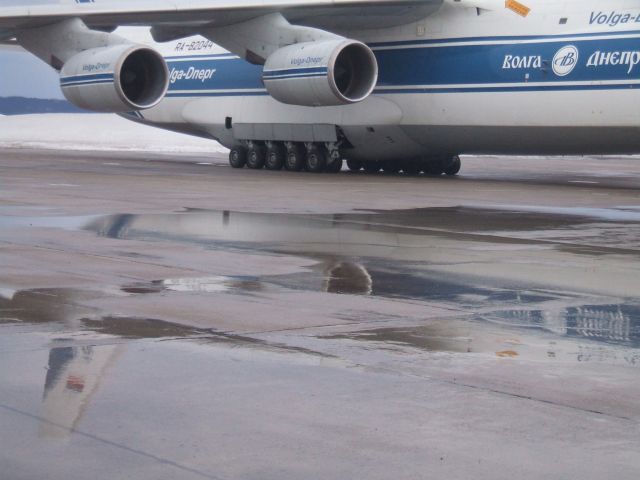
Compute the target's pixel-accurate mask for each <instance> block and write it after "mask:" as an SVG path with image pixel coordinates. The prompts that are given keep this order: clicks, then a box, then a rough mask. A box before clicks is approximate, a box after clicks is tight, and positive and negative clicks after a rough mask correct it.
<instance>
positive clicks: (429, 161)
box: [422, 157, 445, 175]
mask: <svg viewBox="0 0 640 480" xmlns="http://www.w3.org/2000/svg"><path fill="white" fill-rule="evenodd" d="M444 163H445V161H444V158H442V157H429V158H426V159H425V160H424V161H423V162H422V171H423V172H424V173H425V174H426V175H442V174H443V173H444V169H443V168H442V166H443V165H444Z"/></svg>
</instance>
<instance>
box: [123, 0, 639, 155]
mask: <svg viewBox="0 0 640 480" xmlns="http://www.w3.org/2000/svg"><path fill="white" fill-rule="evenodd" d="M527 3H528V4H529V6H531V8H532V11H531V13H530V14H529V15H528V16H527V17H526V18H525V17H520V16H518V15H516V14H514V13H513V12H512V11H509V10H506V9H499V10H496V11H485V10H477V9H475V8H460V7H456V6H454V5H451V4H445V5H444V6H443V7H442V9H441V10H440V11H439V12H438V13H437V14H435V15H431V16H429V17H427V18H425V19H424V20H421V21H417V22H413V23H410V24H407V25H402V26H398V27H393V28H387V29H376V30H358V31H351V30H350V31H339V32H338V33H340V34H343V35H345V36H347V37H349V38H354V39H357V40H361V41H363V42H365V43H366V44H367V45H369V46H370V47H371V48H372V50H373V51H374V53H375V54H376V58H377V61H378V65H379V77H378V83H377V86H376V88H375V90H374V93H373V94H372V95H371V96H370V97H369V98H367V99H366V100H364V101H363V102H360V103H357V104H353V105H346V106H336V107H299V106H292V105H286V104H284V103H280V102H278V101H276V100H275V99H273V98H272V97H271V96H269V94H268V93H267V91H266V89H265V87H264V84H263V83H262V77H261V74H262V67H261V66H257V65H251V64H249V63H247V62H246V61H244V60H242V59H240V58H238V57H237V56H235V55H233V54H229V53H228V52H226V51H224V50H223V49H221V48H220V47H218V46H217V45H215V44H214V43H213V42H211V41H209V40H206V39H204V38H201V37H192V38H189V39H182V40H178V41H173V42H169V43H166V44H159V45H156V48H158V49H159V50H160V51H161V53H162V54H163V55H164V56H165V58H166V60H167V62H168V65H169V71H170V87H169V91H168V93H167V95H166V98H165V99H164V100H163V101H162V102H161V103H160V104H159V105H158V106H156V107H154V108H152V109H150V110H146V111H143V112H136V113H135V114H131V115H130V117H135V118H136V119H137V120H139V121H143V122H145V123H149V124H153V125H156V126H159V127H163V128H169V129H174V130H179V131H183V132H186V133H191V134H196V135H203V136H210V137H212V138H215V139H217V140H218V141H220V142H221V143H222V144H224V145H226V146H228V147H231V146H232V145H234V144H236V143H237V142H238V141H240V140H247V139H249V140H290V141H294V140H295V141H314V140H318V139H319V140H322V138H321V137H322V135H323V133H322V132H323V129H324V128H335V127H338V128H339V129H340V131H341V132H343V133H344V136H345V137H346V138H347V139H348V141H349V143H350V144H351V145H352V146H353V149H352V152H351V156H352V157H354V158H358V159H363V160H364V159H366V160H390V159H396V158H402V157H406V156H408V155H416V156H418V155H428V154H431V153H437V154H440V153H447V154H459V153H512V154H546V153H549V154H551V153H554V154H583V153H585V154H586V153H636V152H640V109H639V108H638V106H639V105H640V89H639V87H640V1H625V0H619V1H608V2H603V1H579V0H572V1H565V2H556V1H544V0H538V1H529V2H527ZM122 33H123V34H124V35H127V34H129V33H133V34H134V36H135V35H137V33H135V32H134V31H133V30H123V32H122ZM135 39H136V40H139V39H138V38H135ZM305 136H306V137H305ZM315 137H318V138H315Z"/></svg>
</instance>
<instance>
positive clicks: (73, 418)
mask: <svg viewBox="0 0 640 480" xmlns="http://www.w3.org/2000/svg"><path fill="white" fill-rule="evenodd" d="M121 348H122V347H121V346H120V345H104V346H100V347H91V346H87V347H55V348H52V349H51V351H50V352H49V367H48V370H47V376H46V380H45V385H44V395H43V400H42V413H43V418H44V419H45V420H46V421H45V422H42V423H41V425H40V433H41V435H42V436H45V437H56V438H61V437H62V438H66V437H68V436H69V435H70V433H71V431H72V430H73V429H74V428H76V427H77V425H78V423H79V422H80V420H81V418H82V415H83V413H84V411H85V410H86V408H87V406H88V405H89V402H90V401H91V397H92V396H93V394H94V393H95V391H96V390H97V389H98V386H99V385H100V382H101V380H102V378H103V377H104V375H105V372H106V370H107V369H108V368H109V366H110V365H111V364H112V363H113V362H114V361H115V359H116V358H117V356H118V353H119V352H120V349H121ZM61 427H62V428H61Z"/></svg>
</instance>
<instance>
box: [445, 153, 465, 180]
mask: <svg viewBox="0 0 640 480" xmlns="http://www.w3.org/2000/svg"><path fill="white" fill-rule="evenodd" d="M460 167H462V162H461V161H460V157H459V156H458V155H454V156H453V157H451V159H450V162H449V165H447V166H446V167H445V168H444V174H445V175H449V176H454V175H457V174H458V173H460Z"/></svg>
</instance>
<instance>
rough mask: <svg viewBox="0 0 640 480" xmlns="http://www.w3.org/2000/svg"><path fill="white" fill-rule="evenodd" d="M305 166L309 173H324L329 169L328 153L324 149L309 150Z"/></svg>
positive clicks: (314, 148)
mask: <svg viewBox="0 0 640 480" xmlns="http://www.w3.org/2000/svg"><path fill="white" fill-rule="evenodd" d="M304 166H305V168H306V169H307V171H308V172H311V173H322V172H324V169H325V168H326V167H327V153H326V151H325V150H324V148H321V147H311V148H310V149H309V150H307V156H306V157H305V162H304Z"/></svg>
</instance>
